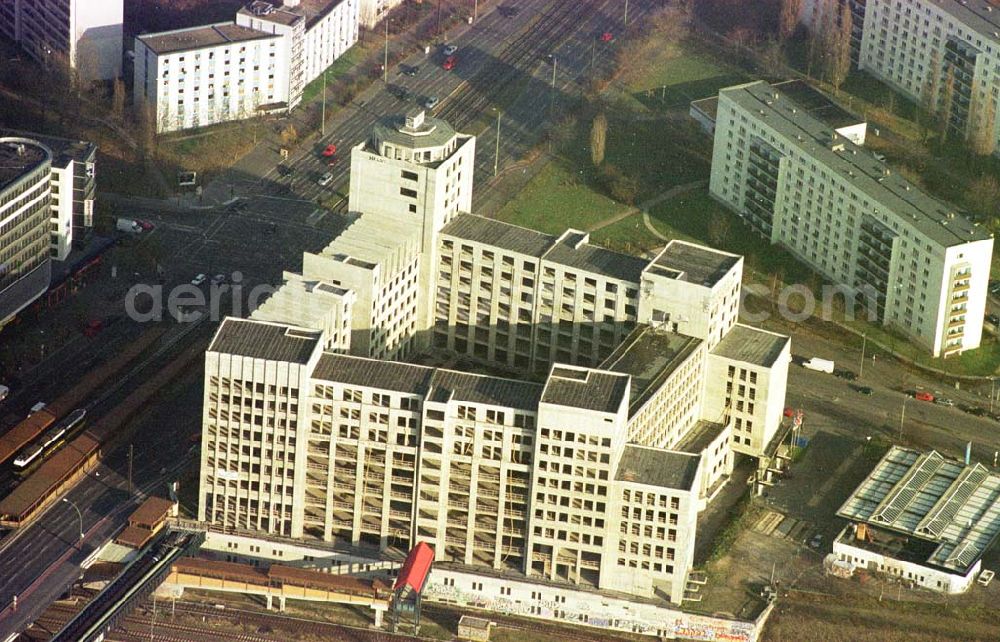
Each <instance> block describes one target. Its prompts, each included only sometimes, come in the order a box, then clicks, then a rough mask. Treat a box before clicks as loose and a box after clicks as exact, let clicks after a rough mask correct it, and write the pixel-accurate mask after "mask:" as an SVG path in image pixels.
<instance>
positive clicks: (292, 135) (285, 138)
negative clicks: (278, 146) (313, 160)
mask: <svg viewBox="0 0 1000 642" xmlns="http://www.w3.org/2000/svg"><path fill="white" fill-rule="evenodd" d="M298 139H299V132H298V130H297V129H295V125H292V124H289V125H288V126H287V127H285V128H284V129H282V130H281V143H282V144H283V145H285V146H286V147H288V146H291V145H293V144H295V141H297V140H298Z"/></svg>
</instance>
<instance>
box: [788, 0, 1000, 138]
mask: <svg viewBox="0 0 1000 642" xmlns="http://www.w3.org/2000/svg"><path fill="white" fill-rule="evenodd" d="M841 1H843V0H841ZM847 1H848V2H849V7H850V10H851V15H852V20H853V23H852V24H853V29H852V50H853V52H854V62H855V63H856V65H857V67H858V68H859V69H863V70H864V71H867V72H868V73H870V74H872V75H873V76H875V77H876V78H878V79H879V80H882V81H883V82H885V83H886V84H888V85H890V86H891V87H893V88H894V89H896V90H898V91H900V92H902V93H903V94H904V95H906V96H908V97H909V98H911V99H912V100H913V101H914V102H917V103H918V104H921V105H924V106H925V107H927V108H929V109H930V110H931V111H935V112H937V113H938V114H940V115H941V116H942V117H943V118H946V119H947V122H948V126H949V128H950V129H951V130H952V131H953V132H955V133H957V134H958V135H960V136H966V137H972V136H979V135H981V133H983V132H985V135H986V136H989V138H990V140H991V141H992V145H993V147H994V148H996V146H997V145H996V143H997V141H998V140H1000V110H998V109H997V100H998V95H1000V15H998V7H997V6H996V5H995V4H993V3H992V2H990V0H905V1H904V0H847ZM836 3H837V0H832V2H831V0H826V1H824V0H807V2H806V3H805V4H804V7H803V13H802V18H803V21H804V22H805V23H806V24H808V25H810V27H812V28H817V27H819V26H820V24H819V23H820V22H821V21H822V20H823V19H822V17H821V16H822V14H823V11H824V9H823V7H825V6H826V5H831V6H832V5H835V4H836Z"/></svg>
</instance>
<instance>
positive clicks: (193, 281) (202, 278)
mask: <svg viewBox="0 0 1000 642" xmlns="http://www.w3.org/2000/svg"><path fill="white" fill-rule="evenodd" d="M207 278H208V277H206V276H205V275H204V274H199V275H198V276H196V277H194V278H193V279H191V285H201V284H202V283H204V282H205V279H207Z"/></svg>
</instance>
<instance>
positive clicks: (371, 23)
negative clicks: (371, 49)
mask: <svg viewBox="0 0 1000 642" xmlns="http://www.w3.org/2000/svg"><path fill="white" fill-rule="evenodd" d="M401 4H403V0H361V6H360V11H359V22H360V23H361V26H362V27H364V28H366V29H373V28H374V27H375V25H377V24H378V23H380V22H382V19H383V18H385V17H386V16H388V15H389V12H390V11H392V10H393V9H395V8H396V7H398V6H399V5H401Z"/></svg>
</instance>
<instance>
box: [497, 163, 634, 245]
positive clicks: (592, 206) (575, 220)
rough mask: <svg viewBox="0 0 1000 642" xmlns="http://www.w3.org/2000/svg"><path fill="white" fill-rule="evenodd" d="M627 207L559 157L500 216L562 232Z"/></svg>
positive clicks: (604, 217) (548, 231) (520, 223)
mask: <svg viewBox="0 0 1000 642" xmlns="http://www.w3.org/2000/svg"><path fill="white" fill-rule="evenodd" d="M625 209H626V208H625V206H624V205H621V204H620V203H616V202H615V201H613V200H611V199H610V198H608V197H607V196H604V195H603V194H601V193H599V192H597V191H596V190H594V189H592V188H591V187H590V186H589V185H588V184H587V182H586V180H585V179H584V178H582V177H581V175H580V173H579V172H578V171H576V172H575V171H573V170H572V169H570V168H569V167H568V164H567V163H563V162H560V161H559V160H556V161H553V162H550V163H549V164H548V165H546V166H545V167H544V168H543V169H542V171H541V172H539V174H538V176H536V177H535V178H534V179H533V180H532V181H531V183H529V184H528V186H527V188H525V189H524V190H523V191H522V192H521V193H520V194H518V195H517V197H516V198H515V199H514V200H512V201H511V202H509V203H508V204H507V205H506V206H505V207H504V208H503V209H502V210H501V211H500V213H499V214H498V216H497V218H499V219H500V220H501V221H506V222H508V223H513V224H515V225H521V226H522V227H528V228H531V229H534V230H538V231H540V232H546V233H548V234H556V235H558V234H562V233H563V232H564V231H565V230H566V228H569V227H572V228H575V229H578V230H586V229H589V228H590V227H591V226H593V225H596V224H597V223H599V222H600V221H602V220H604V219H606V218H608V217H611V216H614V215H616V214H618V213H619V212H622V211H624V210H625Z"/></svg>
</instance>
